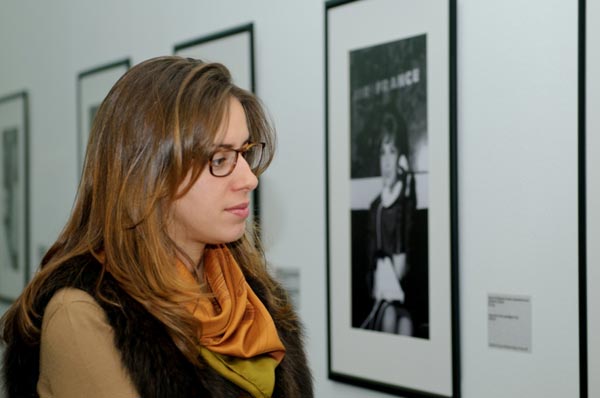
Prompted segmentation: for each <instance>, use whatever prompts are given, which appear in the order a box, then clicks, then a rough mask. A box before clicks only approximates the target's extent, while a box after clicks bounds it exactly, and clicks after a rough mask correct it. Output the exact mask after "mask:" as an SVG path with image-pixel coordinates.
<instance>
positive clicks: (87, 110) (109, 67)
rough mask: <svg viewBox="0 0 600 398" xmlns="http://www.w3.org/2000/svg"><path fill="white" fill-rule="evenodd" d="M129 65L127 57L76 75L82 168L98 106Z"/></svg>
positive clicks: (79, 152) (80, 166) (79, 148)
mask: <svg viewBox="0 0 600 398" xmlns="http://www.w3.org/2000/svg"><path fill="white" fill-rule="evenodd" d="M130 65H131V62H130V60H129V59H123V60H120V61H116V62H112V63H109V64H105V65H101V66H98V67H94V68H91V69H87V70H85V71H83V72H81V73H79V75H78V76H77V124H78V132H79V133H78V136H77V148H78V152H77V164H78V166H79V170H81V169H82V168H83V160H84V159H85V150H86V148H87V142H88V137H89V136H90V130H91V128H92V124H93V123H94V117H95V116H96V112H97V111H98V107H99V106H100V104H101V103H102V101H103V100H104V98H105V97H106V95H107V94H108V92H109V91H110V89H111V88H112V86H113V85H114V84H115V83H116V82H117V80H119V78H120V77H121V76H123V75H124V74H125V72H127V70H128V69H129V67H130Z"/></svg>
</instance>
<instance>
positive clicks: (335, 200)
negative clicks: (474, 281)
mask: <svg viewBox="0 0 600 398" xmlns="http://www.w3.org/2000/svg"><path fill="white" fill-rule="evenodd" d="M417 3H423V2H414V1H411V0H406V1H402V2H400V1H388V0H377V1H370V2H366V1H364V0H333V1H328V2H327V3H326V4H325V54H324V55H325V76H326V85H325V106H326V112H325V130H326V140H325V155H326V174H325V183H326V189H325V192H326V212H327V224H326V236H327V316H328V376H329V378H330V379H332V380H336V381H340V382H344V383H348V384H353V385H356V386H360V387H364V388H369V389H373V390H378V391H382V392H386V393H391V394H396V395H401V396H405V397H439V398H441V397H446V398H449V397H451V398H458V397H460V355H459V352H460V339H459V306H458V304H459V303H458V209H457V186H458V179H457V155H456V150H457V134H456V131H457V111H456V106H457V105H456V104H457V99H456V98H457V94H456V92H457V83H456V80H457V79H456V67H457V66H456V1H455V0H449V1H448V2H446V3H445V4H444V5H443V7H442V8H441V9H442V10H446V7H447V14H444V15H446V17H445V18H447V19H446V21H447V26H448V29H447V31H444V32H443V34H441V35H437V36H436V34H438V33H439V32H437V33H434V34H431V35H430V36H432V37H433V40H431V42H433V43H434V44H433V45H439V44H440V42H441V41H444V40H445V43H444V44H443V45H442V48H446V49H447V51H446V52H445V55H446V56H447V58H445V59H446V62H447V63H446V65H447V75H446V76H447V87H443V90H441V92H443V93H447V94H446V97H445V98H447V106H446V107H442V108H445V110H444V111H443V112H442V114H444V115H447V119H446V120H447V122H448V123H447V126H445V127H446V128H445V129H444V131H447V136H445V137H432V138H431V140H432V141H435V140H438V139H439V140H440V141H441V142H444V144H442V145H447V147H446V150H447V152H446V153H447V163H445V164H441V165H440V164H438V165H436V166H435V167H434V168H435V169H436V170H437V171H436V173H438V172H439V171H440V170H443V171H445V173H447V174H445V173H444V172H441V173H439V174H437V175H436V177H437V178H438V180H436V181H438V182H439V178H440V177H439V175H440V174H442V175H444V174H445V177H443V178H442V180H444V179H446V180H445V181H442V185H445V187H446V188H447V189H446V190H444V189H442V190H441V191H443V192H444V196H445V198H444V199H443V201H442V202H440V200H439V199H436V200H438V203H437V204H436V206H438V207H437V211H438V214H440V211H441V213H442V217H443V218H445V219H446V220H447V224H444V225H446V226H447V229H446V232H447V233H446V234H445V235H444V236H443V238H441V239H440V237H439V236H438V237H437V238H436V239H437V241H444V242H442V243H443V244H442V246H443V247H444V248H447V250H446V251H444V250H443V251H444V253H445V254H447V256H446V257H447V258H445V260H444V261H443V267H439V266H438V269H441V268H443V269H442V270H441V273H443V274H444V275H445V276H444V277H443V278H445V277H447V279H445V282H446V284H447V286H446V287H447V289H446V290H445V292H447V293H448V294H447V296H446V297H445V298H446V299H447V301H446V303H450V304H448V305H447V307H446V308H445V309H444V311H446V312H444V313H445V314H446V315H447V317H442V318H443V319H445V320H447V323H444V325H443V327H439V326H437V327H438V331H439V330H441V329H444V330H445V331H444V333H447V335H445V336H446V337H447V339H442V340H443V341H444V342H445V343H446V344H441V345H440V344H437V343H436V342H435V341H434V340H435V338H437V337H435V338H434V337H429V335H427V336H425V339H417V338H414V337H408V336H400V335H398V336H396V335H394V333H393V334H386V333H382V332H380V331H373V330H361V329H362V328H363V327H362V326H363V325H361V326H360V327H358V328H357V325H356V324H353V321H352V322H351V321H350V318H351V317H352V316H351V315H350V314H349V313H350V312H352V310H351V311H348V308H347V305H348V302H349V301H350V302H352V300H353V299H354V291H353V290H352V289H351V288H350V285H351V284H352V283H351V282H350V279H351V278H350V277H349V275H348V271H347V270H348V269H350V268H351V267H350V264H349V263H350V261H349V260H348V258H349V257H352V255H351V254H350V252H351V251H352V252H353V251H354V246H355V245H354V241H352V243H350V244H349V241H350V236H351V232H350V230H352V227H354V224H353V223H354V221H352V223H350V222H349V221H348V220H346V219H347V218H348V216H347V213H345V212H346V211H347V210H349V209H348V208H346V207H345V205H344V203H346V202H347V203H348V205H350V203H349V202H350V201H351V200H354V199H347V198H345V195H346V196H347V192H350V191H351V189H350V188H349V186H350V184H349V183H347V182H342V183H340V180H342V181H343V180H346V181H349V178H348V177H349V175H346V174H345V173H348V174H351V172H349V171H348V170H346V168H348V169H350V167H348V166H349V164H350V163H352V161H350V162H348V161H347V160H348V159H347V158H346V157H347V156H348V154H350V157H352V156H353V153H354V152H352V151H354V148H352V149H350V148H349V144H348V143H347V142H346V141H350V140H352V139H353V138H350V139H348V138H342V139H340V134H342V133H340V131H341V130H344V131H345V132H346V133H345V134H347V131H348V126H350V125H352V122H349V119H351V118H352V117H354V113H353V112H352V109H350V111H347V110H344V109H342V108H344V105H343V104H344V103H346V102H351V101H352V100H349V99H350V97H351V95H350V94H348V93H346V90H347V91H348V92H350V89H349V87H347V86H345V85H348V82H350V84H352V82H351V81H352V76H349V77H350V78H348V76H346V75H345V74H344V73H346V72H345V71H344V70H342V69H343V68H336V69H333V68H334V67H333V66H332V65H333V64H334V63H335V64H336V65H337V64H340V65H346V64H344V63H343V62H348V64H350V63H351V62H352V55H353V54H351V53H352V52H356V51H357V49H358V51H363V50H364V49H369V48H368V46H370V49H374V48H375V46H376V45H382V44H383V45H387V46H388V47H390V48H392V47H391V46H396V48H403V47H402V45H403V44H402V43H401V41H402V40H404V41H406V42H407V43H408V40H413V39H415V38H416V35H418V34H419V33H420V32H413V33H412V34H406V33H403V32H406V29H403V28H402V27H401V21H399V20H397V21H396V23H394V24H387V28H385V29H387V30H386V32H387V31H388V30H389V29H390V27H392V28H391V29H393V27H398V29H399V32H394V33H393V34H391V35H389V37H386V38H385V39H384V40H381V39H376V40H374V41H371V42H365V41H361V42H360V43H356V44H354V45H352V44H350V45H348V44H347V43H346V42H344V44H343V45H340V47H343V48H344V49H346V48H347V49H349V50H351V51H347V52H346V54H347V55H348V56H347V57H346V58H347V60H344V61H339V59H343V58H344V56H343V55H332V54H341V53H343V51H341V52H340V53H338V52H336V51H337V50H336V49H333V50H332V47H335V46H336V44H335V43H333V41H334V39H333V37H337V38H338V39H336V40H340V42H341V41H342V40H348V41H350V42H352V40H356V42H359V41H360V40H363V39H364V38H360V37H361V35H362V33H364V32H365V29H356V25H353V24H351V23H348V27H347V28H346V29H347V30H346V31H343V32H346V33H347V34H344V33H341V34H340V33H339V32H337V31H335V32H334V33H332V30H333V29H334V28H332V23H335V22H332V20H333V17H335V16H336V15H337V16H338V17H339V16H340V15H341V17H339V18H346V17H345V16H344V15H347V14H351V13H352V12H355V13H356V14H357V15H360V18H363V22H364V21H373V19H369V17H368V16H366V15H365V14H366V13H365V11H368V10H372V9H376V8H379V9H380V10H379V11H380V12H381V13H383V14H385V13H388V14H391V15H396V17H398V16H399V15H402V14H404V15H407V14H410V12H411V10H412V9H413V8H415V6H416V5H417ZM407 5H410V6H411V7H404V8H403V13H398V12H395V11H396V10H395V9H393V8H394V7H403V6H407ZM429 7H430V9H434V8H436V7H438V10H439V9H440V8H439V7H440V3H438V2H435V4H434V5H429ZM353 8H354V9H355V11H353V10H352V9H353ZM417 8H418V6H417ZM357 10H358V11H357ZM404 18H405V19H403V20H402V21H406V18H409V19H410V18H412V17H411V16H408V17H404ZM413 19H414V18H413ZM340 20H342V19H340ZM344 23H345V22H344ZM339 24H340V26H342V25H343V24H342V23H339ZM378 24H382V25H383V26H385V22H378ZM424 25H425V26H426V24H424ZM379 26H380V25H374V26H373V27H370V28H369V30H372V29H374V30H377V29H380V27H379ZM442 26H445V25H444V24H442ZM335 29H339V28H335ZM353 30H357V31H360V32H362V33H357V34H354V33H353V32H352V31H353ZM408 30H410V29H408ZM421 31H422V30H421ZM432 31H433V30H432ZM425 33H427V34H429V33H430V32H429V31H427V29H425ZM385 35H386V34H385V33H384V34H383V36H385ZM362 36H364V35H362ZM349 37H350V38H349ZM340 38H343V39H340ZM397 39H402V40H397ZM393 40H397V41H396V42H393ZM427 40H429V37H428V38H427ZM409 44H410V43H409ZM409 44H407V46H408V45H409ZM427 44H428V45H429V42H428V43H427ZM345 46H347V47H345ZM407 46H405V47H407ZM444 46H446V47H444ZM438 49H439V47H438ZM388 52H389V51H388ZM336 57H337V58H336ZM364 58H367V57H364ZM332 59H333V60H334V61H335V62H332ZM436 61H437V64H439V63H440V62H439V61H440V60H439V59H434V60H433V62H436ZM433 62H432V63H433ZM426 65H427V67H429V65H430V64H429V63H427V64H426ZM346 69H351V68H350V67H346ZM425 69H426V68H425ZM349 75H350V73H349ZM340 76H343V77H340ZM417 76H418V75H417ZM394 77H395V76H394ZM398 78H400V74H398ZM409 78H410V77H409ZM413 78H414V75H413ZM332 79H334V81H333V83H332ZM417 79H418V78H417ZM425 79H427V72H426V73H425ZM388 80H390V81H391V79H388ZM398 81H399V80H398V79H397V80H395V81H394V82H393V83H391V84H392V85H396V86H397V85H398V84H400V83H398ZM432 81H433V79H432ZM388 83H389V81H388V82H385V84H388ZM332 86H334V87H332ZM365 87H366V86H365ZM372 87H376V84H373V85H372ZM372 87H371V88H369V87H366V88H364V89H363V90H359V91H361V92H362V94H364V95H365V96H368V95H369V94H368V93H369V92H373V90H372ZM359 88H361V87H359ZM370 90H371V91H370ZM375 90H377V89H375ZM341 91H343V92H344V93H345V95H346V97H344V95H343V94H340V92H341ZM352 94H353V95H354V94H356V91H355V92H353V93H352ZM359 94H360V93H359ZM362 94H360V95H362ZM435 94H440V92H435ZM339 97H342V99H347V100H349V101H344V100H342V101H340V100H339ZM425 101H427V99H426V100H425ZM340 104H342V105H341V108H340ZM340 109H342V112H339V111H340ZM432 109H433V107H432ZM437 109H439V107H438V108H437ZM344 112H348V113H349V115H348V117H344V116H345V113H344ZM426 112H429V110H427V111H426ZM340 113H341V114H343V115H342V116H340ZM432 113H435V109H434V112H432ZM350 114H351V115H350ZM435 116H437V117H441V115H439V114H436V115H435ZM427 120H429V119H427ZM340 126H343V127H342V128H340ZM349 130H350V131H352V128H350V129H349ZM351 134H352V133H351ZM340 140H341V141H340ZM340 142H341V144H342V145H340ZM351 160H352V159H351ZM434 168H432V169H434ZM412 174H413V175H417V174H418V172H415V173H412ZM340 177H341V178H340ZM406 181H408V180H406ZM417 191H418V189H417ZM436 192H438V193H439V192H440V190H436ZM340 198H341V199H343V200H342V201H340V200H339V199H340ZM340 202H342V203H340ZM440 203H442V204H441V205H440ZM340 207H342V208H343V209H342V210H341V211H340V210H339V208H340ZM350 209H351V207H350ZM340 220H342V222H340ZM425 220H426V221H425V222H426V223H429V224H430V223H431V222H432V220H429V221H427V219H426V218H425ZM429 224H427V225H429ZM350 225H352V227H351V226H350ZM427 228H429V227H427ZM340 235H342V236H344V237H347V238H348V240H345V239H343V238H342V239H340V237H339V236H340ZM432 240H435V239H432ZM340 242H342V243H341V244H340ZM433 245H434V247H435V243H433ZM349 246H353V247H352V248H350V247H349ZM427 250H428V252H427V256H430V254H431V251H432V249H431V246H429V247H428V249H427ZM340 258H341V259H344V260H346V261H339V260H340ZM434 267H435V265H434ZM432 269H433V271H432V273H434V274H435V272H437V271H436V269H434V268H432ZM352 272H353V271H352ZM340 276H341V277H340ZM428 278H429V281H430V283H431V281H432V280H433V279H435V275H433V276H432V275H429V277H428ZM443 278H442V279H443ZM438 282H439V278H438ZM436 283H437V282H436ZM442 285H443V283H442ZM348 291H350V293H348ZM340 292H341V293H340ZM340 304H344V305H345V307H343V306H341V305H340ZM436 304H437V307H440V305H439V304H440V303H439V302H437V303H433V304H431V303H430V304H429V312H430V313H431V309H432V308H434V305H436ZM441 306H442V307H443V306H444V304H442V305H441ZM436 311H437V310H436ZM442 312H443V311H442ZM340 313H341V314H343V315H341V316H340V315H339V314H340ZM431 316H432V317H435V315H431ZM334 318H335V319H334ZM339 320H342V322H340V321H339ZM433 322H436V319H433ZM340 323H341V324H342V326H340ZM439 323H440V322H438V324H439ZM340 331H341V332H342V333H339V332H340ZM395 334H401V333H395ZM413 336H414V335H413ZM436 336H437V335H436ZM417 337H419V336H417ZM384 339H386V341H388V342H390V343H391V344H392V345H394V344H397V345H398V346H402V347H409V348H410V347H411V346H415V347H416V346H418V347H423V346H426V345H428V344H431V345H434V346H435V347H438V348H439V351H440V352H442V353H441V354H440V356H441V357H442V358H444V361H445V362H444V365H443V369H445V370H446V371H447V372H445V373H444V372H442V373H444V374H443V375H442V376H441V378H442V379H443V381H440V383H439V385H443V386H444V387H440V388H438V387H435V388H430V384H429V383H426V382H421V381H415V380H409V379H410V375H409V376H405V375H402V374H401V372H397V374H398V377H397V378H387V379H384V377H382V378H377V377H373V375H370V376H369V375H366V374H365V373H367V372H364V369H366V368H369V367H376V366H379V363H374V362H375V361H372V362H369V355H370V354H371V352H370V351H371V350H372V347H373V345H375V344H376V340H378V341H379V340H384ZM340 340H342V343H340ZM357 342H358V343H357ZM362 343H368V344H371V345H367V346H366V347H365V346H364V344H362ZM377 344H378V343H377ZM390 347H391V346H390ZM440 347H441V348H440ZM396 348H397V347H393V349H396ZM419 350H420V348H417V349H415V350H414V352H419ZM347 351H351V352H354V351H360V352H361V354H358V355H359V356H356V357H353V356H352V355H354V354H350V357H348V356H347ZM392 351H393V350H392ZM410 351H411V352H413V351H412V348H410ZM433 351H434V352H435V349H434V350H433ZM407 354H408V356H410V353H408V352H407ZM336 356H340V357H342V356H343V359H339V358H336ZM348 358H354V360H347V359H348ZM413 359H416V360H417V361H416V362H425V363H427V360H428V359H431V357H428V358H413ZM402 360H404V361H406V359H400V358H393V357H391V356H390V354H387V353H386V352H383V353H382V354H380V355H379V356H377V361H381V362H383V363H384V364H385V365H390V366H394V367H396V366H398V364H400V363H401V362H402ZM408 360H410V358H408ZM348 362H350V364H348ZM352 362H363V363H362V364H358V365H357V367H354V365H355V364H354V363H352ZM429 365H433V363H432V362H430V363H429ZM340 367H345V369H340ZM400 367H401V366H400ZM425 367H427V364H426V365H425ZM359 368H360V369H359ZM348 369H350V370H348ZM361 372H362V373H361ZM421 373H423V374H424V375H428V378H430V381H432V383H431V385H434V384H436V381H435V380H434V379H435V377H436V375H435V372H434V373H429V372H427V370H424V371H422V372H421ZM428 373H429V374H428ZM377 376H379V375H377Z"/></svg>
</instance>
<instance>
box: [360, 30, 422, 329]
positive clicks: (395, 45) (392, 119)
mask: <svg viewBox="0 0 600 398" xmlns="http://www.w3.org/2000/svg"><path fill="white" fill-rule="evenodd" d="M426 66H427V65H426V36H425V35H420V36H416V37H409V38H405V39H401V40H398V41H394V42H390V43H384V44H379V45H376V46H372V47H369V48H365V49H358V50H353V51H351V52H350V90H351V93H350V95H351V102H350V104H351V105H350V114H351V122H350V137H351V138H350V140H351V141H350V145H351V147H350V162H351V171H350V175H351V185H352V193H351V199H352V206H351V212H352V293H351V296H352V326H353V327H358V328H363V329H368V330H375V331H380V332H385V333H394V334H401V335H405V336H413V337H418V338H428V337H429V330H428V325H429V305H428V298H429V291H428V290H429V289H428V278H427V273H428V272H427V271H428V270H427V267H428V265H427V161H426V159H427V117H426V116H427V109H426V106H427V101H426V99H427V98H426V97H427V76H426V71H427V68H426Z"/></svg>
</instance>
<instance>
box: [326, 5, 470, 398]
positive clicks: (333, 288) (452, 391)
mask: <svg viewBox="0 0 600 398" xmlns="http://www.w3.org/2000/svg"><path fill="white" fill-rule="evenodd" d="M361 3H362V5H363V6H364V7H363V9H362V10H363V11H364V8H365V7H367V5H366V3H368V7H372V8H375V7H386V6H390V5H391V3H392V2H385V1H371V2H366V1H363V0H332V1H328V2H326V3H325V13H324V14H325V15H324V25H325V54H324V58H325V83H326V84H325V131H326V134H325V157H326V162H325V164H326V172H325V184H326V187H325V195H326V198H325V200H326V221H327V222H326V237H327V248H326V255H327V275H326V282H327V319H328V322H327V343H328V356H327V367H328V377H329V378H330V379H331V380H334V381H339V382H343V383H347V384H352V385H355V386H359V387H363V388H367V389H372V390H377V391H382V392H385V393H390V394H395V395H399V396H404V397H414V398H424V397H429V398H433V397H436V398H442V397H444V398H459V397H460V395H461V385H460V335H459V293H458V292H459V279H458V260H459V259H458V228H459V225H458V175H457V145H458V143H457V124H458V122H457V56H456V54H457V50H456V46H457V44H456V43H457V38H456V24H457V15H456V1H455V0H449V1H448V2H446V5H447V7H448V13H447V21H448V31H447V36H446V40H447V50H448V53H447V65H448V71H447V73H448V87H447V93H448V98H447V99H448V103H447V107H448V126H447V127H448V128H447V131H448V135H449V137H447V138H448V141H447V142H448V147H447V151H448V163H447V164H446V166H447V170H448V174H447V178H448V185H449V188H448V191H447V203H446V204H445V205H443V207H445V208H446V211H447V213H446V217H447V218H448V222H449V228H448V230H447V237H446V239H447V242H448V246H449V251H448V258H447V265H448V268H449V278H448V280H447V283H448V284H449V285H450V288H449V289H448V292H449V294H448V297H447V298H448V301H449V302H450V303H451V304H450V305H449V306H448V308H447V309H448V311H449V318H450V321H449V323H448V324H447V325H446V328H447V329H448V333H449V334H450V336H451V337H450V339H449V345H450V346H449V347H445V349H446V350H447V351H448V355H449V360H448V363H447V365H448V374H447V375H446V377H447V380H449V383H450V385H449V387H448V388H447V390H446V391H445V392H443V393H440V392H439V391H432V390H429V389H428V387H427V386H426V385H425V384H423V385H422V386H420V387H418V388H415V387H414V386H408V384H405V383H402V382H397V381H395V380H394V381H389V380H387V381H382V380H376V379H373V378H371V377H367V376H364V375H363V374H360V372H346V371H341V370H340V369H338V368H336V365H335V364H334V358H333V357H334V356H335V355H336V354H337V353H338V352H336V350H338V351H339V349H338V348H335V347H334V346H333V345H334V340H336V341H337V340H338V339H339V338H340V337H339V336H334V333H335V331H334V328H338V329H339V327H338V326H337V322H335V321H334V320H333V316H334V314H336V313H339V312H343V313H347V312H349V311H348V308H337V307H335V304H334V297H335V296H337V295H338V290H339V288H340V283H339V280H340V278H337V277H336V276H334V275H333V271H334V269H336V268H344V267H345V268H346V269H349V268H350V266H349V264H347V263H343V264H338V263H336V261H335V260H334V259H333V256H334V255H335V251H336V250H338V249H339V245H338V243H336V242H335V241H336V236H337V235H339V234H340V233H341V234H346V235H349V233H348V231H347V230H346V228H345V227H344V228H340V227H339V226H336V225H334V217H332V213H334V211H335V210H334V209H335V206H340V203H339V202H338V201H337V199H338V198H339V197H340V194H339V192H338V188H339V187H334V188H332V183H336V184H337V182H336V181H337V180H339V178H338V177H339V175H338V174H337V172H336V171H335V169H336V168H337V169H339V168H340V167H342V168H346V167H348V165H347V163H350V162H347V163H346V162H345V161H342V162H341V166H340V164H339V163H335V161H332V159H334V158H336V157H341V158H342V159H344V156H347V155H348V154H349V153H351V150H349V149H347V148H346V145H345V144H344V146H343V147H342V148H343V149H340V150H339V151H338V152H340V151H341V152H343V153H345V154H346V155H343V154H342V155H340V154H339V153H337V152H335V151H336V147H338V142H335V141H334V140H335V139H334V138H333V136H334V134H335V132H332V130H333V129H332V118H333V117H338V115H337V114H336V111H335V110H333V109H332V104H331V102H332V100H331V95H330V94H331V93H332V88H331V87H330V86H331V85H332V83H331V78H332V76H335V75H337V74H338V72H340V71H339V70H337V69H335V70H332V71H330V68H331V67H332V66H331V62H330V55H331V54H330V53H331V51H332V49H331V46H332V43H330V40H331V36H332V35H330V29H331V15H332V13H334V12H336V11H338V10H343V12H348V10H349V8H351V7H354V6H356V5H357V4H361ZM408 3H412V2H410V1H404V2H403V4H404V5H406V4H408ZM436 5H437V4H436ZM432 7H433V6H432ZM384 12H386V10H384ZM387 12H389V13H391V14H394V15H399V14H398V13H394V11H393V10H387ZM404 13H410V8H408V7H405V8H404ZM365 20H367V17H365ZM398 24H400V22H398ZM399 36H400V37H402V35H399ZM390 39H393V38H392V37H390ZM349 58H350V57H349ZM347 62H348V63H349V62H350V61H347ZM340 80H341V81H342V83H343V84H348V81H349V80H350V79H348V78H347V77H346V76H345V75H344V78H343V79H342V78H340ZM338 88H339V87H338ZM348 91H349V90H348ZM348 96H350V95H349V94H348ZM348 102H349V101H348ZM336 110H339V108H336ZM343 119H348V118H343ZM344 126H346V125H345V124H344ZM332 151H333V152H332ZM351 156H352V155H351ZM341 187H342V188H339V190H340V191H343V192H346V191H347V188H346V187H345V185H343V186H341ZM334 196H335V197H334ZM342 207H343V205H342ZM344 225H345V224H344ZM343 247H344V248H345V251H349V249H348V247H347V243H346V246H343ZM336 248H337V249H336ZM430 250H431V249H430ZM344 258H345V257H344ZM346 272H347V271H346ZM344 276H345V275H344ZM342 279H343V278H342ZM344 280H345V279H344ZM342 289H347V288H343V287H342ZM349 290H351V289H349ZM345 291H346V290H344V292H345ZM342 296H343V297H344V298H346V297H347V296H346V295H345V294H343V295H342ZM340 301H341V300H337V302H340ZM349 301H351V300H349ZM430 308H431V304H430ZM341 328H346V326H342V327H341ZM347 329H348V330H350V329H351V328H347ZM369 333H372V334H371V335H370V336H369V335H367V334H365V338H364V339H363V341H367V342H369V341H373V339H375V338H380V335H381V333H380V332H374V333H373V332H370V331H369ZM398 337H399V338H405V337H404V336H398ZM369 339H371V340H369ZM353 341H354V340H353ZM358 341H361V340H360V339H358ZM336 344H337V343H336ZM337 347H339V345H338V346H337ZM345 348H346V349H347V350H349V351H352V350H355V349H356V348H357V346H353V345H348V346H346V347H345ZM378 360H380V361H383V362H386V361H388V363H390V364H392V365H393V364H394V362H396V363H397V362H398V361H400V360H399V359H398V358H389V357H385V356H383V357H379V358H378ZM360 361H363V362H364V361H367V364H366V365H365V366H367V367H368V366H369V363H368V359H366V358H364V357H361V358H360ZM424 373H427V372H424Z"/></svg>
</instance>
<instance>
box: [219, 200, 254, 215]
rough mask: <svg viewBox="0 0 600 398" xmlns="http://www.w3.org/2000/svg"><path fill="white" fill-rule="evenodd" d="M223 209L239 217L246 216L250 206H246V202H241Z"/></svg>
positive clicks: (248, 213)
mask: <svg viewBox="0 0 600 398" xmlns="http://www.w3.org/2000/svg"><path fill="white" fill-rule="evenodd" d="M225 211H228V212H230V213H232V214H235V215H236V216H238V217H240V218H247V217H248V216H249V215H250V208H249V207H248V203H242V204H239V205H237V206H233V207H228V208H227V209H225Z"/></svg>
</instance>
